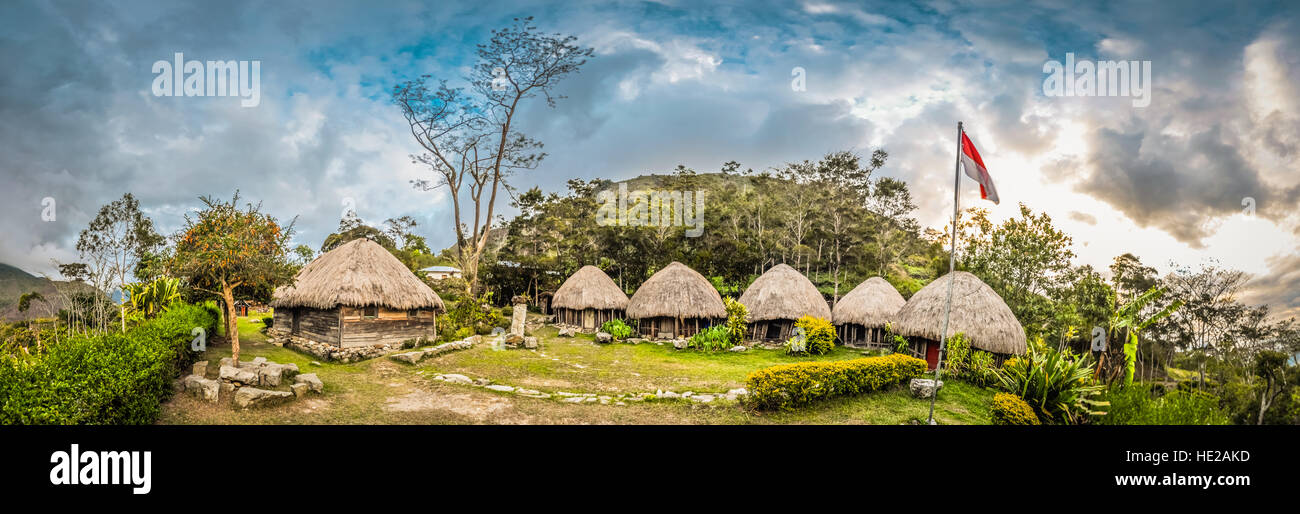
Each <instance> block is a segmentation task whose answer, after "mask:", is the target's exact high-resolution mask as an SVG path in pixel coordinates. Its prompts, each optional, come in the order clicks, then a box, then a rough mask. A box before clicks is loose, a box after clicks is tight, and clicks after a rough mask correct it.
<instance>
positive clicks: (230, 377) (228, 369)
mask: <svg viewBox="0 0 1300 514" xmlns="http://www.w3.org/2000/svg"><path fill="white" fill-rule="evenodd" d="M219 376H220V377H221V379H222V380H226V381H230V382H239V383H240V384H245V385H248V384H256V383H257V373H254V372H252V371H249V370H246V369H243V368H236V367H234V366H222V367H221V370H220V373H219Z"/></svg>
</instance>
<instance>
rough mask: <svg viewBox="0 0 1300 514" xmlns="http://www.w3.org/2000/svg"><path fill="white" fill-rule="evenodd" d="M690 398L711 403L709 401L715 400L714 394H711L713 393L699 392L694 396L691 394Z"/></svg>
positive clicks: (694, 400)
mask: <svg viewBox="0 0 1300 514" xmlns="http://www.w3.org/2000/svg"><path fill="white" fill-rule="evenodd" d="M690 400H691V401H693V402H700V403H709V402H711V401H713V395H711V394H697V395H692V396H690Z"/></svg>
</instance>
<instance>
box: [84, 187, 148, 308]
mask: <svg viewBox="0 0 1300 514" xmlns="http://www.w3.org/2000/svg"><path fill="white" fill-rule="evenodd" d="M164 242H166V239H165V238H163V237H162V236H160V235H158V233H157V232H156V231H154V228H153V221H152V220H150V219H149V218H148V217H147V216H145V215H144V213H143V212H141V211H140V202H139V201H138V200H136V199H135V196H133V195H131V193H126V194H124V195H122V198H120V199H117V200H114V201H112V202H110V203H109V204H108V205H105V206H103V207H101V208H100V209H99V213H98V214H96V215H95V218H94V219H92V220H91V221H90V226H89V227H86V229H85V230H82V231H81V235H80V236H79V237H78V238H77V246H76V248H77V251H78V252H80V253H81V256H82V258H84V259H86V261H87V262H86V264H87V265H88V267H89V272H90V273H89V276H90V279H91V283H92V285H93V286H95V288H97V289H99V290H101V291H104V292H108V291H109V289H110V287H111V286H116V288H117V289H119V290H124V288H125V287H126V284H127V276H129V275H133V274H134V273H135V270H136V265H137V263H139V262H140V261H141V260H142V259H145V258H146V257H147V256H148V255H149V254H150V252H152V251H153V250H155V249H157V248H158V247H159V246H161V245H162V244H163V243H164ZM119 314H120V316H119V317H120V318H121V321H122V331H126V299H125V298H123V299H122V303H121V304H120V305H119ZM99 319H100V322H101V326H100V328H101V329H102V328H104V326H103V325H102V323H103V321H104V319H105V318H104V316H103V311H102V307H101V310H100V316H99Z"/></svg>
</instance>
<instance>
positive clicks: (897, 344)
mask: <svg viewBox="0 0 1300 514" xmlns="http://www.w3.org/2000/svg"><path fill="white" fill-rule="evenodd" d="M906 352H907V338H906V337H903V336H900V335H895V336H894V353H906Z"/></svg>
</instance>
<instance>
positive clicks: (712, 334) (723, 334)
mask: <svg viewBox="0 0 1300 514" xmlns="http://www.w3.org/2000/svg"><path fill="white" fill-rule="evenodd" d="M686 346H687V347H690V348H695V349H696V350H700V351H702V352H713V351H718V350H726V349H728V348H731V347H732V346H733V345H732V344H731V333H730V332H729V331H728V330H727V327H725V326H722V325H715V326H712V327H709V328H706V329H704V330H701V331H699V332H696V333H695V335H693V336H691V339H690V340H689V341H687V342H686Z"/></svg>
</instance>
